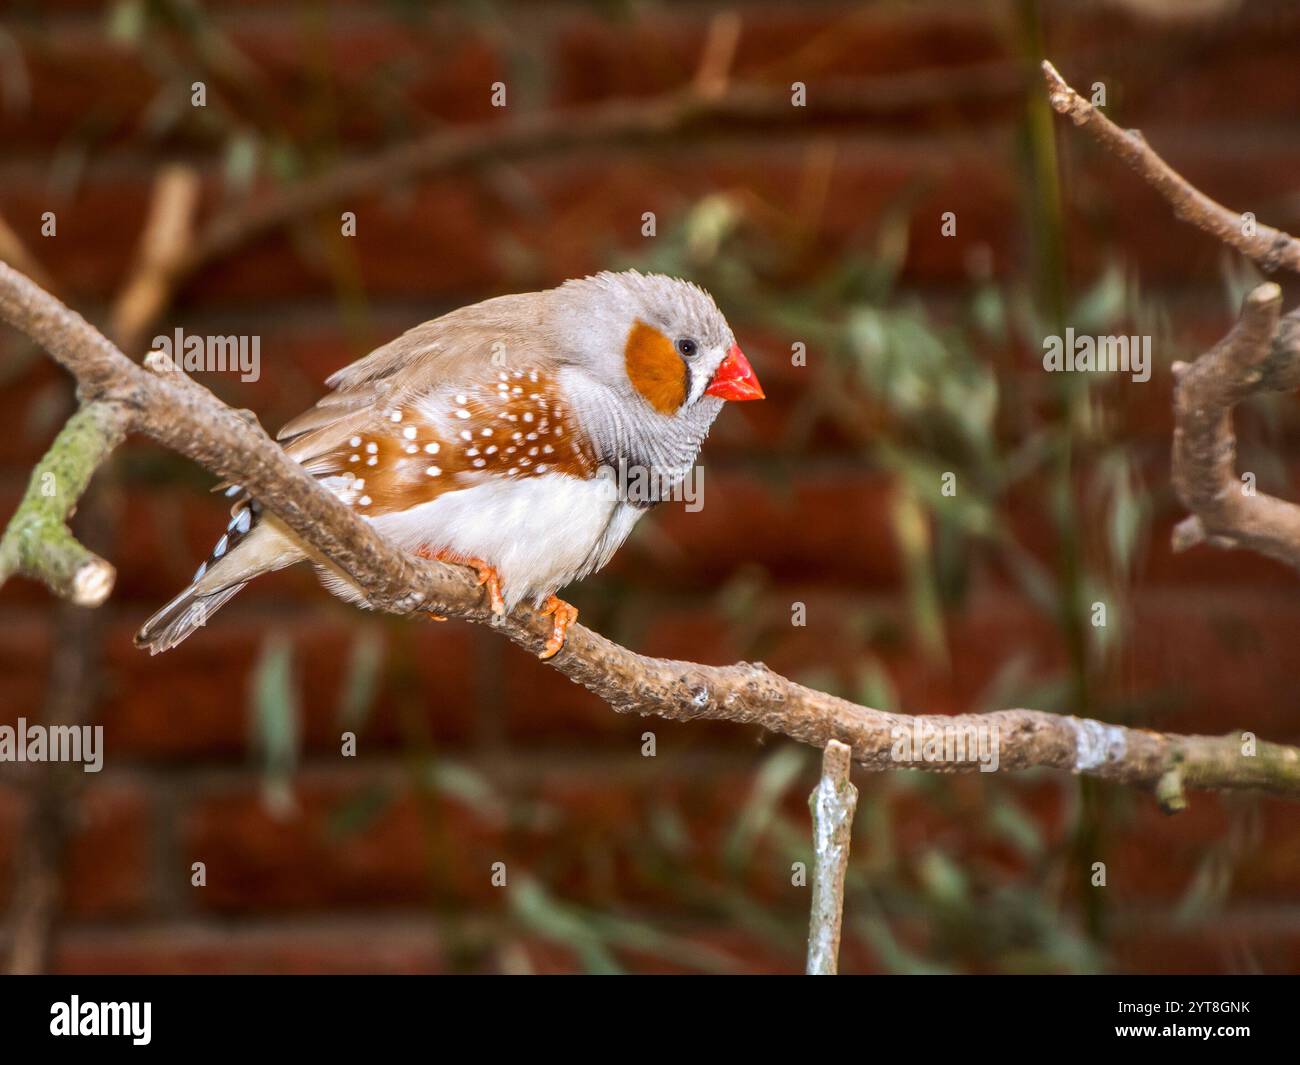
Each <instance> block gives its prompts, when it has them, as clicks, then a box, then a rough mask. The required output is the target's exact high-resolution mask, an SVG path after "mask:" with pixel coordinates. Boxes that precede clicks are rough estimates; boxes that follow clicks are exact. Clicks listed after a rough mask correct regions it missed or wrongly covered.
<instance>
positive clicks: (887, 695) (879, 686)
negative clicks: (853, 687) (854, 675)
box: [856, 658, 898, 713]
mask: <svg viewBox="0 0 1300 1065" xmlns="http://www.w3.org/2000/svg"><path fill="white" fill-rule="evenodd" d="M856 698H857V701H858V702H859V703H861V704H862V705H863V706H870V707H873V708H875V709H876V710H884V711H885V712H887V713H897V711H898V692H897V691H896V690H895V688H894V682H893V680H892V679H890V676H889V674H888V673H887V672H886V671H885V669H884V667H883V666H881V664H880V663H879V662H878V661H877V660H876V659H874V658H872V659H870V660H869V661H868V662H867V663H866V665H864V666H863V667H862V670H861V673H860V674H859V679H858V690H857V693H856Z"/></svg>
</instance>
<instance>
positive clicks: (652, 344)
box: [623, 319, 686, 414]
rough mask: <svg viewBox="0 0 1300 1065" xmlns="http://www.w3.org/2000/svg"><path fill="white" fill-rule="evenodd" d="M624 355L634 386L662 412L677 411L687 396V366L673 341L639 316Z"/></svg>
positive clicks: (647, 400) (629, 376) (673, 412)
mask: <svg viewBox="0 0 1300 1065" xmlns="http://www.w3.org/2000/svg"><path fill="white" fill-rule="evenodd" d="M623 358H624V362H625V365H626V366H627V376H628V378H629V379H630V380H631V382H632V387H634V388H635V389H636V390H637V391H638V392H640V393H641V395H642V396H643V397H644V398H645V401H646V402H647V403H649V404H650V406H652V407H653V408H654V409H655V410H657V411H658V412H659V413H660V414H675V413H676V412H677V409H678V408H679V407H680V406H681V405H682V403H683V402H685V400H686V366H685V364H684V363H683V362H682V360H681V359H680V358H679V357H678V355H677V351H676V349H675V348H674V347H673V342H672V341H671V340H669V339H668V338H667V337H666V336H664V335H663V333H661V332H659V330H658V329H655V328H654V327H653V326H649V325H646V324H645V322H643V321H641V320H640V319H638V320H637V322H636V324H635V325H633V326H632V330H631V332H629V333H628V335H627V346H626V347H625V348H624V350H623Z"/></svg>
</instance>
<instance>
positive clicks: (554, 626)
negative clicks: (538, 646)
mask: <svg viewBox="0 0 1300 1065" xmlns="http://www.w3.org/2000/svg"><path fill="white" fill-rule="evenodd" d="M542 613H543V614H544V615H545V614H549V615H550V616H551V618H552V623H551V635H550V638H549V639H548V640H547V641H546V646H545V647H544V648H542V650H541V653H540V654H538V656H537V657H538V658H541V659H547V658H554V657H555V656H556V655H557V654H559V652H560V648H561V647H563V646H564V641H565V639H566V638H567V637H568V634H569V626H570V625H572V624H573V623H574V622H575V621H577V620H578V608H577V607H576V606H574V605H573V604H572V603H566V602H565V601H564V600H563V599H558V598H556V597H555V596H553V595H551V596H547V598H546V602H545V603H544V604H543V605H542Z"/></svg>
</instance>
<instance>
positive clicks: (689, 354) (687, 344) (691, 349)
mask: <svg viewBox="0 0 1300 1065" xmlns="http://www.w3.org/2000/svg"><path fill="white" fill-rule="evenodd" d="M677 350H678V351H680V352H681V353H682V355H683V356H685V357H686V358H688V359H693V358H695V355H696V353H697V352H698V351H699V350H700V349H699V345H697V344H696V343H695V341H693V340H691V339H690V338H689V337H682V339H681V340H679V341H677Z"/></svg>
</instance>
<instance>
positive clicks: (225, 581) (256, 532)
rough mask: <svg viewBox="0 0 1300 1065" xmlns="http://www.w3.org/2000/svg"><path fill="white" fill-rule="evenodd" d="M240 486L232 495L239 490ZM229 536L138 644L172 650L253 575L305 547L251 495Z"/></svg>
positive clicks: (238, 509)
mask: <svg viewBox="0 0 1300 1065" xmlns="http://www.w3.org/2000/svg"><path fill="white" fill-rule="evenodd" d="M240 493H241V490H240V489H239V488H238V486H236V487H233V488H231V489H229V490H228V492H227V494H228V495H239V494H240ZM232 513H233V515H234V516H233V517H232V518H231V519H230V524H229V525H228V526H226V532H225V535H223V536H222V537H221V539H220V540H218V541H217V544H216V546H215V547H214V548H213V549H212V554H210V555H209V556H208V559H207V561H206V562H204V563H203V565H201V566H200V567H199V569H198V572H197V573H195V574H194V580H193V581H191V582H190V585H189V587H188V588H186V589H185V590H184V591H183V592H181V593H180V595H178V596H176V598H175V599H173V600H172V601H171V602H169V603H168V604H167V605H166V606H164V607H163V608H162V609H161V610H159V611H158V612H157V613H156V614H154V615H153V617H151V618H150V619H149V620H148V621H146V622H145V623H144V627H143V628H141V630H140V631H139V632H138V633H136V635H135V645H136V646H137V647H147V648H149V653H150V654H151V655H156V654H161V653H162V652H163V651H170V650H171V649H172V648H173V647H175V646H176V645H177V644H178V643H180V642H181V641H182V640H184V639H185V638H186V637H187V636H189V635H190V633H192V632H193V631H194V630H195V629H198V628H202V627H203V626H204V625H206V624H207V622H208V619H209V618H210V617H212V615H213V614H215V613H216V612H217V611H218V610H220V609H221V607H223V606H224V605H225V604H226V602H227V601H229V600H230V599H231V598H232V597H233V596H234V595H235V594H236V593H237V592H238V591H239V590H240V589H241V588H243V587H244V585H245V584H247V583H248V582H249V581H250V580H252V579H253V578H254V577H256V576H258V575H259V574H262V573H267V572H269V571H271V570H273V569H280V568H282V567H284V566H288V565H291V564H293V563H294V562H297V561H298V560H299V559H300V558H302V557H303V556H302V552H301V551H300V550H299V549H298V548H297V547H296V545H295V544H294V543H293V541H292V540H291V539H290V538H289V537H288V536H287V535H286V534H285V533H284V532H283V531H282V530H281V529H280V528H279V527H278V525H279V523H278V522H267V521H263V520H262V508H261V507H260V506H258V505H257V503H256V502H254V501H253V500H251V499H248V498H243V499H241V500H239V502H237V503H236V504H235V508H234V511H233V512H232Z"/></svg>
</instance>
